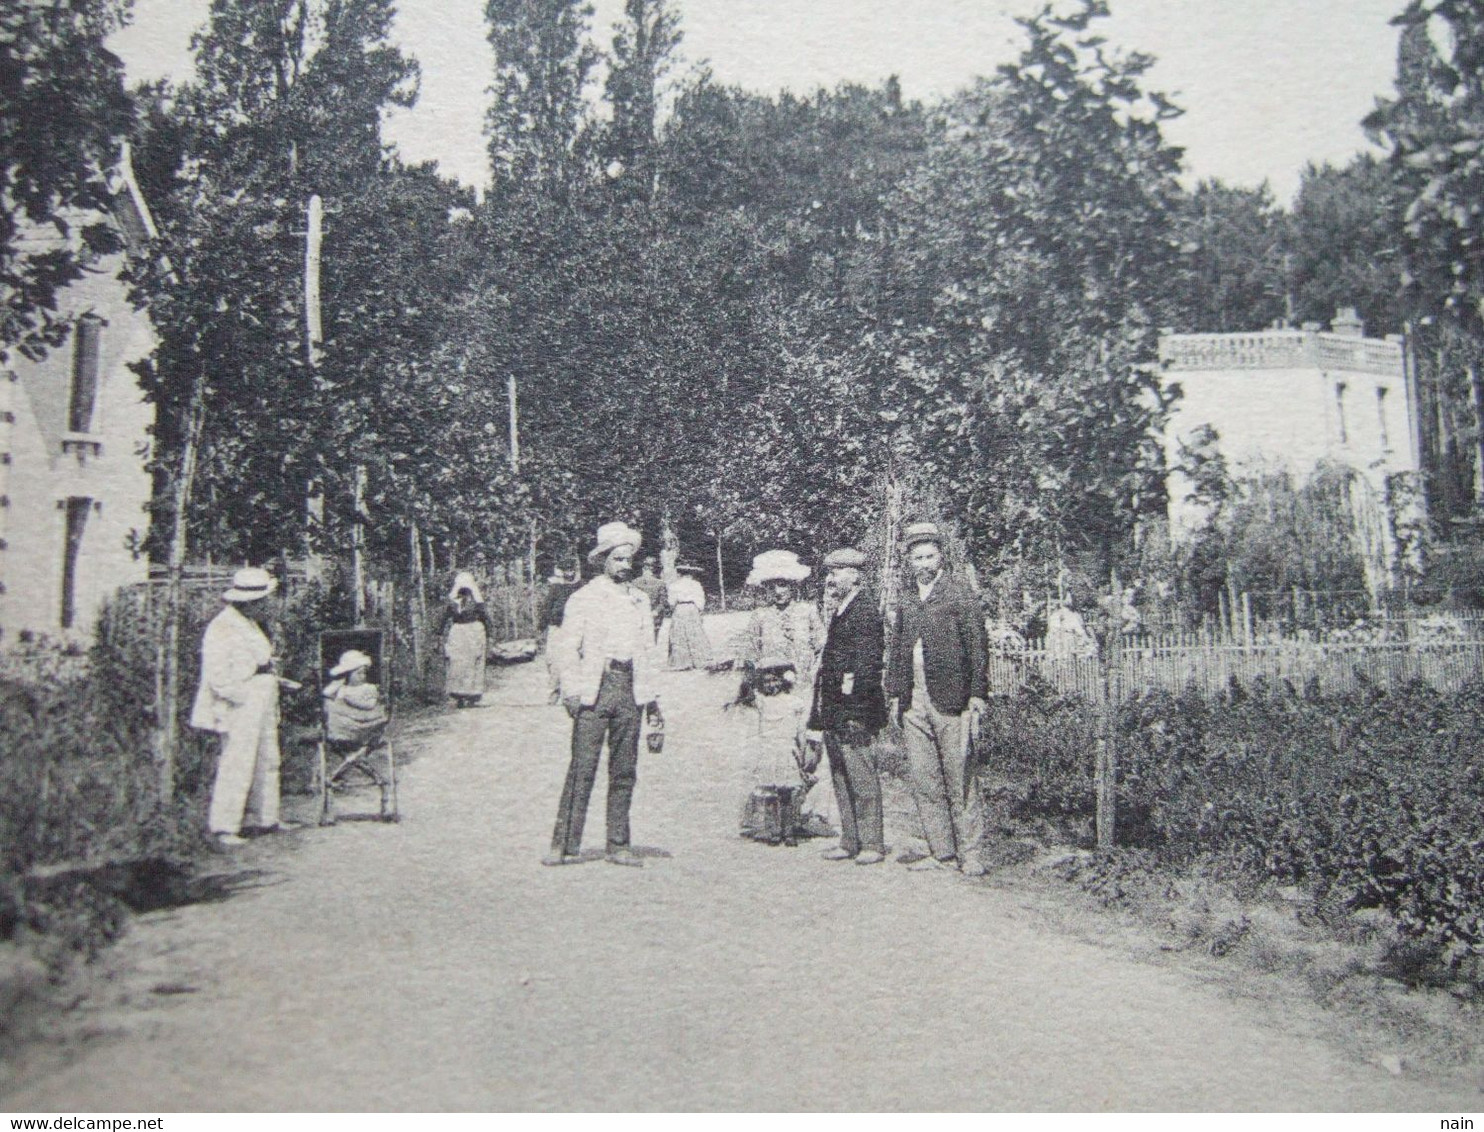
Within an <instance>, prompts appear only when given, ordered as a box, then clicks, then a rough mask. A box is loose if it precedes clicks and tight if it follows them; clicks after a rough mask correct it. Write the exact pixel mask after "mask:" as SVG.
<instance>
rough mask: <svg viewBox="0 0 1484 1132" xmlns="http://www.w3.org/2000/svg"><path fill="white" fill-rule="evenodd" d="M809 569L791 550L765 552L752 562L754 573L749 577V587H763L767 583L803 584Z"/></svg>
mask: <svg viewBox="0 0 1484 1132" xmlns="http://www.w3.org/2000/svg"><path fill="white" fill-rule="evenodd" d="M810 572H811V571H810V569H809V567H807V566H805V565H804V564H803V563H802V562H800V561H799V556H798V555H797V554H795V553H794V552H793V551H791V550H765V551H763V552H762V553H761V554H759V555H758V556H757V557H756V558H754V559H753V560H752V573H750V574H748V575H747V584H748V585H749V586H761V585H763V584H764V583H765V582H802V581H803V580H804V579H805V578H807V577H808V576H809V574H810Z"/></svg>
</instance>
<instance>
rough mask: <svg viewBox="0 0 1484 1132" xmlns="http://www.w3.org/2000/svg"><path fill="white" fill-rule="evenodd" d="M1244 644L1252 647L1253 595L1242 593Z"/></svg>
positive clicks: (1244, 591)
mask: <svg viewBox="0 0 1484 1132" xmlns="http://www.w3.org/2000/svg"><path fill="white" fill-rule="evenodd" d="M1242 642H1243V644H1245V645H1247V646H1248V647H1249V648H1250V647H1251V646H1252V595H1251V594H1249V593H1248V592H1247V591H1246V590H1243V591H1242Z"/></svg>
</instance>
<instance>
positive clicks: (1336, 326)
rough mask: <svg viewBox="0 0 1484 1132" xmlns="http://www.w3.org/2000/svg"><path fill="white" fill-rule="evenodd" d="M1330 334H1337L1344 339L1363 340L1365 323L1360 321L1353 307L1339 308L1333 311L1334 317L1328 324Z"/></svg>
mask: <svg viewBox="0 0 1484 1132" xmlns="http://www.w3.org/2000/svg"><path fill="white" fill-rule="evenodd" d="M1329 330H1330V333H1331V334H1338V335H1340V336H1341V337H1344V338H1364V337H1365V323H1363V322H1361V321H1360V315H1358V314H1356V313H1355V308H1354V307H1340V308H1338V309H1337V310H1336V311H1335V317H1334V319H1333V321H1331V322H1330V324H1329Z"/></svg>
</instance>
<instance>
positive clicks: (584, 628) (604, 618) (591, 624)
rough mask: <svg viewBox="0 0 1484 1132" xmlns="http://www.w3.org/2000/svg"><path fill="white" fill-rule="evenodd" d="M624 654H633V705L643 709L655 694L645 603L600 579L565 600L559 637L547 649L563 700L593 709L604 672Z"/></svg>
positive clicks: (638, 594) (635, 592)
mask: <svg viewBox="0 0 1484 1132" xmlns="http://www.w3.org/2000/svg"><path fill="white" fill-rule="evenodd" d="M630 646H631V647H630ZM624 651H629V652H632V659H633V662H634V702H635V703H636V704H647V703H649V701H650V700H653V699H654V698H655V697H656V696H657V695H658V694H659V690H658V688H657V687H656V686H655V669H656V656H655V647H654V619H653V617H652V616H651V614H650V608H649V598H648V597H646V596H645V595H644V593H643V592H642V591H641V590H637V589H632V588H630V587H627V586H620V585H618V584H617V583H615V582H613V581H612V580H611V579H609V578H607V577H605V576H599V577H597V578H594V579H593V580H592V581H590V582H589V583H588V584H587V585H585V586H583V587H582V588H581V589H580V590H578V591H577V592H576V593H574V594H573V595H572V596H571V597H570V598H568V599H567V608H566V611H565V613H564V614H563V615H562V628H561V632H559V633H557V634H555V635H554V636H553V638H552V641H551V644H550V652H551V656H552V667H553V668H554V669H555V671H556V675H557V680H558V682H559V686H560V688H561V693H562V698H563V699H566V698H567V697H569V696H577V697H578V698H579V699H581V701H582V702H583V704H584V705H586V706H588V707H591V706H592V705H593V704H595V703H597V702H598V688H599V686H600V685H601V684H602V683H603V668H604V666H605V665H606V663H607V661H608V659H609V657H612V656H613V655H614V654H615V652H624Z"/></svg>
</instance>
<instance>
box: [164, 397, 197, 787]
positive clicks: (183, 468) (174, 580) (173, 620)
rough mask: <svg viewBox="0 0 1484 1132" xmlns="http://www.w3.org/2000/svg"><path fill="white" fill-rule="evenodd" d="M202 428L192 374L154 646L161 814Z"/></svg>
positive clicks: (172, 758)
mask: <svg viewBox="0 0 1484 1132" xmlns="http://www.w3.org/2000/svg"><path fill="white" fill-rule="evenodd" d="M205 422H206V374H205V371H199V372H197V374H196V376H195V379H194V380H193V382H192V385H191V397H190V402H189V405H188V407H187V409H186V427H185V435H184V437H183V438H182V444H181V450H180V463H179V466H178V467H177V468H176V472H175V484H174V490H173V492H172V495H173V496H174V498H173V499H172V500H171V511H170V522H171V531H170V543H169V551H168V554H167V557H166V570H167V575H166V590H165V610H164V621H163V624H162V625H161V626H160V632H159V636H158V637H157V638H156V640H155V763H156V772H157V774H158V781H159V803H160V806H161V807H162V808H163V807H165V806H168V805H169V804H170V803H171V801H172V800H173V799H174V798H175V767H176V762H177V754H178V751H179V732H180V607H181V598H182V585H181V576H182V574H183V572H184V570H185V559H186V549H187V529H188V520H189V512H190V505H191V492H192V488H193V487H194V486H195V480H196V461H197V456H198V454H199V452H200V448H201V432H202V429H203V427H204V425H205Z"/></svg>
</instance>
